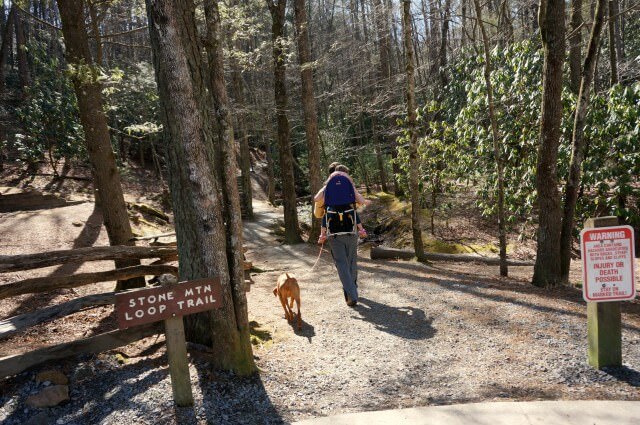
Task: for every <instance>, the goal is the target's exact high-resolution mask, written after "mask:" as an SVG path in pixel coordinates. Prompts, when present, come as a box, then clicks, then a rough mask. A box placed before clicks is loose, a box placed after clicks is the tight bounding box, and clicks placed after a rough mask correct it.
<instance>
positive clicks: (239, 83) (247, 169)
mask: <svg viewBox="0 0 640 425" xmlns="http://www.w3.org/2000/svg"><path fill="white" fill-rule="evenodd" d="M237 5H238V1H237V0H235V1H234V2H233V6H234V7H237ZM229 44H230V46H229V47H230V48H231V47H232V46H233V47H235V49H237V50H241V48H242V44H241V42H240V40H236V41H235V43H229ZM230 59H231V60H230V61H231V79H232V86H233V93H234V100H235V105H236V108H235V109H236V110H235V115H236V122H237V123H238V129H237V130H238V134H239V136H240V155H239V158H238V162H239V164H240V171H241V173H242V178H241V187H242V197H241V199H240V202H241V204H242V209H243V212H244V215H245V217H246V218H247V219H249V220H250V219H252V218H253V189H252V187H251V151H250V149H249V136H248V134H247V119H248V117H247V116H246V112H245V110H244V106H245V92H244V84H243V79H242V72H241V68H240V64H239V63H238V60H237V59H235V58H230Z"/></svg>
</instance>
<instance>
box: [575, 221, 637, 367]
mask: <svg viewBox="0 0 640 425" xmlns="http://www.w3.org/2000/svg"><path fill="white" fill-rule="evenodd" d="M584 227H585V228H584V229H583V230H582V232H581V233H580V247H581V253H582V270H583V284H582V293H583V297H584V299H585V301H587V335H588V344H589V346H588V358H589V364H590V365H591V366H593V367H595V368H598V369H602V368H603V367H607V366H622V320H621V315H620V301H623V300H632V299H633V298H635V295H636V290H635V278H634V261H635V260H634V257H635V256H634V241H633V229H632V228H631V227H630V226H618V218H617V217H598V218H590V219H588V220H587V221H586V222H585V226H584Z"/></svg>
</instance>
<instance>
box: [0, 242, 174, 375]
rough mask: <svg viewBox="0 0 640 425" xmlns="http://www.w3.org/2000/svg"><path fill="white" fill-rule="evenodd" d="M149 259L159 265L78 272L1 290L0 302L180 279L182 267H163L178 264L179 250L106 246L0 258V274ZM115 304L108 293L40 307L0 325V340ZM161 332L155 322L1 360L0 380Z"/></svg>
mask: <svg viewBox="0 0 640 425" xmlns="http://www.w3.org/2000/svg"><path fill="white" fill-rule="evenodd" d="M151 258H156V259H157V260H156V261H154V262H152V263H151V264H149V265H139V266H132V267H125V268H121V269H115V270H109V271H102V272H93V273H78V274H74V275H68V276H47V277H38V278H31V279H24V280H20V281H16V282H11V283H8V284H4V285H0V300H3V299H5V298H9V297H15V296H18V295H24V294H34V293H41V292H47V291H51V290H54V289H62V288H76V287H79V286H83V285H89V284H93V283H98V282H108V281H114V280H124V279H131V278H134V277H140V276H157V275H162V274H173V275H174V276H177V275H178V268H177V267H175V266H171V265H167V264H165V263H168V262H170V261H175V260H177V259H178V251H177V248H176V247H175V246H150V247H142V246H104V247H89V248H79V249H72V250H62V251H51V252H43V253H38V254H28V255H14V256H0V273H8V272H16V271H21V270H32V269H38V268H42V267H50V266H55V265H60V264H68V263H82V262H86V261H103V260H120V259H151ZM114 302H115V292H107V293H102V294H95V295H88V296H85V297H80V298H77V299H74V300H70V301H67V302H64V303H62V304H58V305H53V306H49V307H45V308H40V309H38V310H36V311H33V312H30V313H25V314H21V315H18V316H13V317H9V318H6V319H3V320H0V341H1V340H3V339H5V338H7V337H9V336H10V335H13V334H15V333H17V332H20V331H23V330H25V329H27V328H28V327H31V326H34V325H37V324H40V323H45V322H50V321H52V320H55V319H58V318H60V317H64V316H68V315H70V314H73V313H77V312H79V311H81V310H84V309H88V308H94V307H98V306H103V305H112V304H114ZM159 332H162V323H151V324H148V325H143V326H136V327H132V328H129V329H121V330H114V331H110V332H106V333H102V334H98V335H94V336H91V337H88V338H83V339H79V340H76V341H71V342H66V343H63V344H58V345H54V346H49V347H45V348H40V349H36V350H33V351H29V352H26V353H21V354H15V355H12V356H7V357H2V358H0V378H4V377H6V376H11V375H15V374H17V373H20V372H22V371H24V370H26V369H28V368H30V367H32V366H35V365H38V364H40V363H44V362H46V361H50V360H57V359H62V358H65V357H69V356H71V355H77V354H95V353H99V352H102V351H106V350H111V349H114V348H117V347H121V346H123V345H127V344H130V343H132V342H134V341H137V340H139V339H141V338H144V337H147V336H150V335H153V334H157V333H159Z"/></svg>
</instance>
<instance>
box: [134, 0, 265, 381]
mask: <svg viewBox="0 0 640 425" xmlns="http://www.w3.org/2000/svg"><path fill="white" fill-rule="evenodd" d="M146 5H147V14H148V17H149V30H150V34H151V45H152V49H153V61H154V67H155V70H156V79H157V81H158V91H159V94H160V99H161V102H162V106H163V119H164V123H165V126H166V127H165V128H166V129H167V136H168V139H167V143H168V167H169V183H170V187H171V196H172V199H173V205H174V214H175V224H176V235H177V239H178V255H179V257H180V271H179V273H180V278H181V279H184V280H189V279H195V278H202V277H212V276H218V277H219V278H220V280H221V283H222V294H223V295H222V298H223V300H222V304H223V307H222V308H221V309H218V310H212V311H210V312H206V313H200V314H196V315H190V316H187V317H186V318H185V331H186V334H187V338H189V340H191V341H195V342H199V343H201V344H206V345H209V346H211V347H212V349H213V351H214V361H213V364H214V367H215V368H218V369H226V370H229V369H231V370H234V371H235V372H236V373H238V374H241V375H245V374H250V373H252V372H253V371H255V364H254V361H253V355H252V351H251V344H250V341H249V327H248V318H247V313H246V298H245V295H244V286H243V285H241V283H240V282H238V279H237V264H238V262H237V256H238V255H239V254H238V252H237V251H238V250H239V245H238V243H239V242H240V241H239V240H238V239H237V234H235V235H234V234H233V233H231V234H230V235H229V236H227V237H225V235H228V233H227V232H229V231H230V230H229V228H227V227H226V226H225V222H224V218H225V217H224V216H225V207H224V206H223V200H224V199H225V195H223V193H224V192H225V191H228V187H227V186H226V185H225V184H224V183H222V184H220V183H219V182H218V181H217V180H216V173H215V171H214V165H215V164H224V165H223V167H227V168H226V169H225V172H226V171H227V170H228V161H229V158H230V153H229V147H228V145H229V139H228V137H229V131H230V129H229V127H227V128H224V129H220V130H219V132H218V133H217V134H216V132H215V131H214V124H213V122H212V121H211V120H212V118H211V114H210V110H211V101H210V99H209V96H210V95H209V94H208V93H207V90H206V88H207V87H206V76H205V68H204V66H203V63H202V58H201V55H200V51H201V46H200V42H199V36H198V34H197V26H196V22H195V16H194V15H195V12H194V11H195V7H194V5H193V2H192V1H191V0H183V1H179V2H173V1H167V0H147V1H146ZM207 9H208V11H209V12H208V13H207V15H208V16H207V18H208V20H209V21H208V27H209V28H208V30H209V31H217V29H216V28H217V26H216V25H217V23H216V18H215V16H213V15H211V13H214V14H215V10H214V9H215V5H214V4H212V3H209V2H208V3H207ZM211 37H214V35H213V34H211V33H209V38H211ZM213 46H216V47H213ZM212 47H213V51H215V50H216V49H217V48H219V45H216V44H215V43H214V44H212V45H211V44H210V49H211V48H212ZM209 59H210V61H212V67H214V69H215V70H217V71H216V72H219V71H220V70H221V69H222V64H221V63H219V62H217V63H216V60H218V61H219V60H220V59H221V57H220V55H219V52H218V53H214V54H213V57H211V55H210V57H209ZM214 79H215V80H216V88H215V89H214V93H213V95H214V96H220V92H219V91H218V90H219V89H220V87H219V83H220V80H219V74H217V76H216V77H214ZM217 102H218V105H217V106H218V112H219V113H221V114H220V117H223V116H224V111H221V110H220V109H219V108H220V107H221V104H220V102H221V100H220V99H218V100H217ZM227 118H228V116H227ZM222 120H223V121H226V120H225V119H224V118H223V119H222ZM227 123H228V121H227ZM219 124H220V121H219ZM223 133H224V134H223ZM225 134H226V136H225ZM216 138H218V141H216ZM220 138H222V139H220ZM215 145H218V149H217V155H216V152H214V146H215ZM225 145H226V147H225ZM221 150H225V151H226V152H221ZM221 154H222V155H225V156H226V158H219V155H221ZM216 157H217V158H216ZM221 186H222V187H221ZM226 196H227V199H228V197H229V196H232V197H233V196H234V195H233V194H229V193H227V195H226ZM235 197H236V200H235V201H232V202H233V203H234V206H233V207H232V210H231V211H230V212H229V213H231V214H236V215H237V205H235V204H236V203H237V202H239V201H237V192H236V194H235ZM228 224H229V226H230V227H232V229H231V231H232V232H233V231H237V229H235V230H234V229H233V227H235V226H237V224H230V223H228ZM229 237H231V238H234V237H235V238H236V240H235V241H233V240H232V241H231V243H232V245H231V246H229V245H228V242H227V240H228V238H229ZM234 250H235V251H234Z"/></svg>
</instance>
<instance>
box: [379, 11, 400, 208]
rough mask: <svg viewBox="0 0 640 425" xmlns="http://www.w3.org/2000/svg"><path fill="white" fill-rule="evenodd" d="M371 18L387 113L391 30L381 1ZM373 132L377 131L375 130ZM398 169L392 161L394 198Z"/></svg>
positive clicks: (393, 150)
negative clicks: (373, 23)
mask: <svg viewBox="0 0 640 425" xmlns="http://www.w3.org/2000/svg"><path fill="white" fill-rule="evenodd" d="M373 16H374V19H375V22H376V31H377V34H378V54H379V57H380V70H379V77H378V91H381V92H382V96H383V100H382V105H381V108H382V111H383V113H385V114H386V113H388V110H389V108H390V106H391V99H390V98H389V95H390V93H389V90H390V87H389V85H390V83H391V81H390V79H391V30H390V29H389V21H388V19H387V10H386V9H385V6H384V5H383V4H382V0H373ZM382 124H383V125H385V124H387V125H388V122H387V120H382ZM373 131H377V130H376V129H375V128H374V130H373ZM397 156H398V153H397V145H396V143H395V142H391V157H392V159H394V160H395V159H396V158H397ZM399 174H400V168H399V166H398V164H397V161H393V187H394V192H395V195H396V196H402V194H403V193H402V188H401V187H400V183H399V182H398V175H399Z"/></svg>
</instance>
